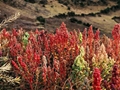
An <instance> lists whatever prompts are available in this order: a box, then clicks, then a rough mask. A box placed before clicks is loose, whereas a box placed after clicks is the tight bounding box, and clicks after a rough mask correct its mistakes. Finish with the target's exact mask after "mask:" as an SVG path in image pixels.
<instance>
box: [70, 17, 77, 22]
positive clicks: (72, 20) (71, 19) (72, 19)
mask: <svg viewBox="0 0 120 90" xmlns="http://www.w3.org/2000/svg"><path fill="white" fill-rule="evenodd" d="M70 22H72V23H75V22H78V20H77V19H76V18H74V17H73V18H70Z"/></svg>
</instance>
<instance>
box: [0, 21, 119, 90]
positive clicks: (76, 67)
mask: <svg viewBox="0 0 120 90" xmlns="http://www.w3.org/2000/svg"><path fill="white" fill-rule="evenodd" d="M99 33H100V31H99V30H96V32H95V33H94V32H93V29H92V26H90V27H89V29H88V30H87V29H85V30H84V31H83V32H80V31H75V30H74V31H70V32H68V30H67V28H66V25H65V24H64V23H62V24H61V26H60V28H58V29H57V30H56V32H55V33H54V34H53V33H48V32H47V31H45V30H41V31H39V30H37V29H36V31H29V32H26V31H25V30H23V29H19V30H16V29H13V30H12V32H9V31H6V29H3V30H2V31H1V32H0V65H1V67H0V82H1V83H0V86H1V88H0V90H4V87H5V86H11V85H12V86H14V88H16V89H19V90H76V89H79V90H110V89H111V90H120V55H119V54H120V24H117V25H115V27H114V29H113V30H112V37H113V38H108V37H107V36H105V35H103V36H102V37H99ZM11 69H12V70H11ZM10 78H11V80H10ZM4 83H5V84H4ZM12 86H11V87H9V88H10V89H8V88H7V89H6V90H12V89H13V88H12ZM13 90H14V89H13Z"/></svg>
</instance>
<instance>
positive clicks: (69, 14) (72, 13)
mask: <svg viewBox="0 0 120 90" xmlns="http://www.w3.org/2000/svg"><path fill="white" fill-rule="evenodd" d="M67 15H68V16H75V12H73V11H71V12H68V13H67Z"/></svg>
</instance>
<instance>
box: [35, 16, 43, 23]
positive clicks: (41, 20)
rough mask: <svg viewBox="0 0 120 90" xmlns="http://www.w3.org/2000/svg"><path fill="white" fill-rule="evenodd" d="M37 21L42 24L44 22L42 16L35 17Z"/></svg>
mask: <svg viewBox="0 0 120 90" xmlns="http://www.w3.org/2000/svg"><path fill="white" fill-rule="evenodd" d="M36 19H37V20H38V21H39V22H41V23H42V24H44V23H45V18H43V17H42V16H39V17H37V18H36Z"/></svg>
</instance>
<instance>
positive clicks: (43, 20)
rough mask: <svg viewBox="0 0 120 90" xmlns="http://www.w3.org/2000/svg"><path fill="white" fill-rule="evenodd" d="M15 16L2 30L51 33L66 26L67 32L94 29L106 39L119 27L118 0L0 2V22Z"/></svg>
mask: <svg viewBox="0 0 120 90" xmlns="http://www.w3.org/2000/svg"><path fill="white" fill-rule="evenodd" d="M17 12H19V13H20V17H18V19H16V20H14V21H11V22H9V23H7V24H6V25H3V26H2V27H1V28H8V30H11V29H12V28H21V27H22V28H24V29H26V30H35V29H36V28H38V29H45V30H47V31H49V32H54V31H55V29H56V28H58V27H59V26H60V24H61V23H62V22H65V23H66V25H67V28H68V30H69V31H70V30H73V29H76V30H78V29H80V30H81V31H82V30H84V28H88V27H89V26H90V25H93V29H94V30H96V29H98V28H99V29H100V31H101V33H105V34H107V35H109V34H110V33H111V30H112V28H113V27H114V25H115V24H116V23H120V0H0V22H2V21H3V20H5V19H7V18H9V17H10V16H12V15H14V14H15V13H17Z"/></svg>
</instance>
